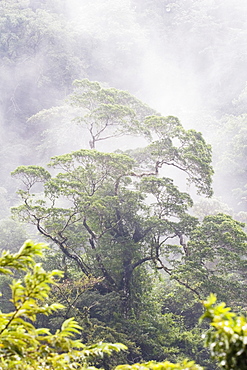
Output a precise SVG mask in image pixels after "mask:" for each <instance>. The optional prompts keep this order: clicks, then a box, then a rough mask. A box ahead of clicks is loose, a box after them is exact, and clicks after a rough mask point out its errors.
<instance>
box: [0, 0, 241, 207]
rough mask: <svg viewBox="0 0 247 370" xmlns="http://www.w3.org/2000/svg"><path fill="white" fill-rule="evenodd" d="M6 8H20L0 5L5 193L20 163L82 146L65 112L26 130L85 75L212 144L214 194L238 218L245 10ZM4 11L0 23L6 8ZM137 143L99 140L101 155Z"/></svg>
mask: <svg viewBox="0 0 247 370" xmlns="http://www.w3.org/2000/svg"><path fill="white" fill-rule="evenodd" d="M13 4H17V5H13V7H11V6H12V5H9V4H7V5H6V6H7V7H8V9H7V10H8V11H9V12H10V14H12V23H11V25H12V26H11V27H10V24H9V25H7V24H5V26H2V35H5V38H6V37H7V36H8V37H9V39H8V40H9V41H8V45H7V44H6V45H5V50H4V49H3V50H2V62H1V70H0V73H1V77H2V78H1V79H2V85H1V87H0V88H1V91H2V100H1V111H0V117H1V126H0V131H1V145H2V150H1V160H2V169H1V182H2V187H3V188H6V189H8V191H10V192H12V191H14V190H15V185H13V182H12V180H11V179H10V177H9V173H10V171H11V170H13V169H14V168H15V167H16V166H17V165H20V164H34V163H33V162H36V163H42V161H43V162H45V161H46V160H47V158H48V156H50V155H56V154H63V153H66V152H69V151H71V150H77V149H79V148H80V147H81V146H84V145H86V144H85V143H86V141H87V140H86V138H85V133H82V132H81V131H80V128H79V127H78V126H76V125H75V124H74V123H72V124H71V128H70V129H68V127H67V124H66V119H69V120H71V118H69V117H67V116H66V115H65V116H63V119H62V120H60V119H59V118H57V119H54V120H46V122H44V124H41V125H40V124H33V123H32V122H33V121H32V119H31V120H30V117H32V116H33V115H35V114H37V113H38V112H39V111H41V110H42V109H50V108H52V107H62V106H63V105H64V102H65V101H66V98H67V96H68V94H69V93H70V92H71V91H72V89H73V88H72V82H73V80H74V79H82V78H85V77H87V78H89V79H90V80H93V81H99V82H101V83H103V84H104V86H108V87H115V88H117V89H122V90H127V91H129V92H130V93H131V94H133V95H135V96H136V97H138V98H139V99H140V100H142V101H143V102H145V103H147V104H148V105H149V106H150V107H151V108H153V109H155V110H156V111H157V112H159V113H160V114H162V115H164V116H167V115H174V116H177V117H178V118H179V119H180V121H181V123H182V124H183V126H184V127H185V128H186V129H196V130H199V131H201V132H202V133H203V135H204V137H205V138H206V140H207V142H208V143H210V144H211V145H212V146H213V158H214V167H215V176H214V190H215V197H216V198H217V199H219V200H220V201H222V202H223V203H226V204H228V205H229V206H230V207H233V208H235V210H236V212H239V211H241V212H244V211H246V208H245V207H246V202H243V201H241V199H242V198H243V189H244V183H246V164H244V156H245V158H246V155H245V152H244V151H243V150H242V151H241V150H238V153H237V155H236V156H235V157H234V153H236V145H237V144H236V140H237V139H236V140H235V139H234V138H235V136H236V137H238V136H239V132H240V131H241V132H243V127H244V125H245V118H244V117H243V115H244V114H245V113H246V112H245V102H246V81H247V68H246V64H247V54H246V53H245V51H244V45H245V42H246V36H247V23H246V19H247V17H246V15H247V3H244V2H243V1H240V0H239V1H233V0H232V1H230V0H228V1H219V0H215V1H214V0H211V1H203V0H200V1H199V0H197V1H196V0H186V1H182V0H177V1H173V2H171V1H168V0H165V1H161V0H156V1H153V2H149V1H143V0H142V1H140V0H139V1H138V0H125V1H123V0H121V1H120V0H107V1H104V2H102V1H101V0H95V1H93V2H92V1H90V2H89V1H88V0H67V1H45V2H42V1H34V0H33V1H20V2H17V1H16V2H15V1H14V2H13ZM1 7H2V9H1V14H2V17H3V18H4V17H5V16H6V14H7V10H6V9H5V6H4V3H3V2H2V5H1ZM15 7H16V8H15ZM16 9H17V10H16ZM20 16H21V17H22V22H23V25H24V26H23V27H22V23H20V22H19V19H20ZM14 22H16V23H14ZM18 22H19V23H18ZM14 24H15V26H14ZM17 24H18V26H17ZM31 25H32V27H33V31H32V32H31V31H30V29H31ZM2 37H3V36H2ZM23 40H26V41H25V42H26V43H24V41H23ZM27 40H28V43H27ZM13 50H14V51H13ZM229 117H233V118H232V121H231V123H229V120H230V118H229ZM234 117H240V118H238V119H237V118H234ZM241 117H242V118H241ZM236 120H237V121H238V125H235V123H234V122H236ZM227 122H228V123H227ZM227 125H228V128H226V126H227ZM229 126H231V127H234V126H237V130H235V132H233V129H231V128H229ZM227 130H228V133H227V134H226V135H225V136H224V135H222V132H226V131H227ZM223 137H224V142H223V141H222V140H223ZM58 138H59V140H58ZM226 142H227V143H228V144H227V145H225V143H226ZM230 142H231V143H232V144H230ZM234 142H235V144H234V145H235V146H234V145H233V143H234ZM139 145H140V146H141V145H143V143H142V142H141V141H140V142H138V139H137V138H133V139H132V138H130V137H125V138H124V139H119V140H117V139H116V140H114V143H113V144H112V147H109V144H108V143H107V144H106V145H105V144H104V143H102V144H101V145H100V146H99V149H100V150H116V149H122V150H125V149H128V148H131V147H133V146H139ZM241 145H242V147H243V145H244V144H241ZM40 153H42V154H40ZM44 153H46V154H44ZM238 158H240V159H238ZM227 161H228V162H229V161H231V164H232V166H231V167H229V166H228V165H227V163H228V162H227ZM223 162H224V166H223V164H222V163H223ZM239 164H240V166H239ZM239 167H240V168H239ZM229 168H231V170H230V173H229ZM235 172H236V178H235V179H233V176H232V174H235ZM239 184H240V191H239V192H238V194H240V195H239V197H240V198H238V199H237V198H236V188H238V186H237V185H239ZM234 189H235V193H234ZM241 189H242V190H241ZM234 194H235V195H234ZM223 208H224V206H223Z"/></svg>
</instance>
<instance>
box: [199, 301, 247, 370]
mask: <svg viewBox="0 0 247 370" xmlns="http://www.w3.org/2000/svg"><path fill="white" fill-rule="evenodd" d="M215 303H216V296H215V295H213V294H211V295H210V297H209V298H208V299H207V300H206V301H205V302H204V307H205V309H206V310H205V313H204V314H203V316H202V318H201V319H209V321H210V326H211V330H209V331H208V332H207V333H206V335H205V337H206V345H207V346H209V348H210V352H211V355H212V357H213V358H214V359H216V360H217V362H218V363H219V365H220V367H221V368H222V369H226V370H243V369H246V363H247V347H246V343H247V321H246V318H245V317H244V316H237V315H236V314H235V313H233V312H232V311H231V309H230V308H229V307H226V305H225V303H220V304H217V305H215Z"/></svg>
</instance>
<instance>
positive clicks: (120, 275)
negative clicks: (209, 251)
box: [13, 81, 212, 315]
mask: <svg viewBox="0 0 247 370" xmlns="http://www.w3.org/2000/svg"><path fill="white" fill-rule="evenodd" d="M78 84H79V83H78ZM79 86H80V88H83V91H80V94H76V95H74V96H73V98H74V101H75V103H76V104H79V105H82V106H83V108H84V109H86V110H87V112H86V114H85V115H84V116H83V117H82V118H81V120H82V121H83V123H84V124H86V127H87V128H89V131H90V128H92V130H91V131H90V133H91V135H92V136H91V137H92V140H93V141H94V143H95V142H96V141H97V138H98V139H100V138H101V137H100V135H101V134H102V133H103V135H104V130H108V129H109V130H110V133H109V134H107V137H111V136H115V135H116V134H118V133H120V134H121V132H122V131H124V132H126V133H127V132H129V133H132V132H134V133H135V134H139V135H144V136H145V137H146V138H148V140H150V143H149V144H148V145H147V146H146V147H143V148H140V149H138V150H135V151H133V150H132V151H128V152H127V153H102V152H99V151H96V150H85V149H81V150H79V151H75V152H72V153H70V154H64V155H61V156H56V157H53V158H52V159H51V162H50V163H49V167H50V168H52V169H53V174H51V173H49V172H48V171H47V170H46V169H44V168H43V167H38V166H26V167H25V166H21V167H18V168H17V169H16V170H15V171H14V172H13V175H15V176H17V177H19V178H21V179H22V181H23V183H24V185H25V188H24V190H21V191H20V195H21V197H22V200H23V204H22V205H21V206H19V207H17V208H15V209H14V212H15V213H17V214H18V215H19V217H20V218H21V220H22V221H26V222H29V223H33V224H35V225H36V227H37V228H38V230H39V232H40V233H41V234H43V235H44V236H45V237H46V238H48V239H50V240H51V241H52V242H53V243H55V244H56V245H57V246H58V247H59V248H60V250H61V251H62V253H63V254H64V255H65V256H66V257H67V258H69V259H73V260H74V261H76V263H77V265H78V267H79V268H80V269H81V271H82V272H83V273H85V274H87V275H89V274H90V275H91V274H92V275H95V276H102V277H104V285H105V289H107V290H108V291H116V292H118V293H119V294H120V296H121V298H122V302H123V305H122V307H123V311H124V313H125V315H127V314H128V311H129V309H130V306H131V294H132V293H131V282H132V279H133V274H138V271H140V270H141V266H143V265H144V263H146V262H148V261H149V262H152V263H153V264H154V265H155V266H156V267H162V268H164V263H165V262H164V261H165V260H164V258H165V256H166V255H167V253H168V254H174V247H172V246H169V247H168V245H170V244H172V243H173V242H172V241H173V240H175V243H176V238H177V243H178V244H179V243H180V245H181V247H182V249H183V253H184V254H185V255H186V253H187V246H186V243H185V242H184V240H185V235H188V233H189V232H190V231H191V230H192V229H193V228H194V227H195V225H196V223H197V221H196V220H195V219H194V218H193V217H191V216H190V215H189V214H188V209H189V207H190V206H192V199H191V197H190V196H189V194H187V193H185V192H183V191H181V190H179V188H178V187H177V186H176V185H175V184H174V181H173V180H172V179H171V178H169V177H163V176H162V175H163V174H165V168H167V170H166V171H169V170H168V169H169V168H170V167H173V168H174V169H176V172H177V173H181V175H180V178H182V181H183V182H186V178H187V180H188V181H189V183H191V184H194V185H195V186H196V187H197V188H198V191H199V192H200V193H204V194H206V195H207V196H210V195H211V186H210V185H211V175H212V168H211V166H210V161H211V150H210V147H209V146H208V145H206V143H205V141H204V140H203V138H202V136H201V134H200V133H198V132H196V131H193V130H189V131H186V130H184V129H183V127H182V125H181V124H180V122H179V120H178V119H177V118H175V117H162V116H159V115H158V116H154V115H153V116H147V115H146V114H147V113H149V112H150V111H151V110H150V109H148V108H147V107H146V106H144V105H143V104H141V103H140V102H139V101H138V100H137V99H135V98H133V97H131V96H130V95H128V94H127V93H124V92H120V91H117V90H114V89H102V88H101V87H100V85H99V84H96V83H94V84H92V83H89V82H87V81H86V82H82V83H80V84H79ZM89 88H90V91H89ZM85 89H86V92H85ZM103 99H104V102H103ZM144 108H145V109H144ZM126 117H127V118H126ZM114 118H115V120H114ZM108 125H109V127H108ZM94 128H95V129H96V131H93V129H94ZM97 130H98V131H97ZM111 130H113V132H111ZM91 146H92V147H94V145H91ZM167 173H169V172H167ZM177 173H176V176H177ZM41 184H42V185H43V189H42V188H41ZM35 187H36V188H35ZM35 189H36V190H35ZM173 244H174V243H173ZM167 250H168V251H169V252H167ZM168 270H169V269H168V268H167V271H168Z"/></svg>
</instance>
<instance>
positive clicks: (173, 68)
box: [0, 0, 247, 369]
mask: <svg viewBox="0 0 247 370" xmlns="http://www.w3.org/2000/svg"><path fill="white" fill-rule="evenodd" d="M246 39H247V4H244V2H243V1H241V0H234V1H233V0H227V1H221V0H217V1H216V0H207V1H206V0H205V1H204V0H177V1H169V0H152V1H149V0H124V1H123V0H121V1H120V0H105V1H101V0H94V1H90V2H89V1H87V0H70V1H69V0H12V1H4V0H2V1H0V52H1V60H0V63H1V68H0V73H1V83H0V91H1V101H0V104H1V108H0V117H1V120H0V122H1V126H0V133H1V135H0V140H1V149H0V158H1V168H0V181H1V184H0V199H1V209H0V247H1V249H10V250H12V251H16V250H17V249H18V248H19V246H20V245H21V244H22V243H23V242H24V241H25V240H26V239H27V238H30V237H32V238H33V239H35V240H38V241H39V240H41V241H45V242H47V243H49V245H50V249H49V251H48V252H46V253H45V258H44V259H43V264H44V265H45V266H46V268H47V269H53V268H58V269H60V270H63V271H64V278H62V279H61V281H60V282H59V284H58V286H57V287H53V288H52V289H53V291H52V292H53V297H54V300H56V301H59V302H60V303H62V304H64V305H65V307H66V308H65V309H64V310H62V311H61V312H59V314H58V313H53V314H52V316H51V317H50V318H49V319H48V318H47V317H45V316H42V315H40V316H39V318H38V324H39V325H40V326H46V327H50V328H51V330H56V329H57V328H58V327H60V325H61V322H62V321H63V320H64V319H68V318H70V317H75V318H76V320H77V321H78V322H79V323H80V325H82V327H83V328H84V331H83V334H82V338H81V339H82V340H83V342H84V343H86V344H91V343H94V342H97V341H100V340H104V341H110V342H122V343H124V344H125V345H127V346H128V352H124V353H121V354H117V355H116V356H114V358H113V359H108V360H104V361H105V362H104V363H102V364H101V365H102V366H104V367H105V368H106V369H107V368H109V367H111V366H113V365H116V364H117V363H119V362H123V361H125V362H129V363H133V362H137V361H142V360H144V361H148V360H151V359H152V360H157V361H162V360H164V359H168V360H172V361H178V360H180V359H182V358H184V357H188V358H189V359H193V360H195V361H196V362H198V363H200V364H201V365H203V366H205V368H210V369H212V368H214V366H215V368H216V365H213V364H212V361H211V360H210V358H209V354H208V352H207V350H206V349H205V348H204V346H203V341H202V339H201V333H202V331H203V330H204V329H205V328H206V326H205V324H198V318H199V317H200V316H201V314H202V307H201V303H200V300H201V299H204V298H205V297H206V296H207V295H208V294H209V293H210V292H213V293H215V294H217V296H218V297H219V299H221V300H224V301H226V302H227V304H228V305H230V306H232V307H233V308H234V309H236V310H237V311H238V312H245V310H246V307H247V301H246V298H247V297H246V291H245V288H244V287H245V285H246V272H247V271H246V234H245V232H244V230H245V229H244V227H245V222H246V220H247V210H246V197H247V188H246V170H247V168H246V163H247V162H246V150H247V146H246V143H247V126H246V119H247V115H246V109H245V107H246V103H247V68H246V65H247V53H246V48H245V44H246ZM95 81H97V82H95ZM177 117H178V118H177ZM201 133H202V134H201ZM47 164H48V165H47ZM11 173H12V176H11ZM20 180H21V181H20ZM18 189H19V191H18ZM11 207H12V211H11ZM11 217H14V218H11ZM0 284H1V291H2V292H4V294H3V296H2V297H1V298H0V300H1V301H0V304H1V309H2V310H3V311H4V310H5V311H6V310H11V304H10V303H9V295H10V291H9V288H8V284H9V280H8V277H3V278H1V281H0Z"/></svg>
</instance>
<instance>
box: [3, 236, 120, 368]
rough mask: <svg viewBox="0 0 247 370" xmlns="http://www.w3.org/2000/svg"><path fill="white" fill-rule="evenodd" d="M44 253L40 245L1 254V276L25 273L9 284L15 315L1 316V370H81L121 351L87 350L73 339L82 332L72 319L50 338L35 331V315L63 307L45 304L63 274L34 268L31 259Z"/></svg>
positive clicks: (110, 347)
mask: <svg viewBox="0 0 247 370" xmlns="http://www.w3.org/2000/svg"><path fill="white" fill-rule="evenodd" d="M43 248H44V245H43V244H34V243H33V242H31V241H28V242H26V243H25V244H24V245H23V246H22V248H21V249H20V251H19V252H17V253H15V254H11V253H9V252H8V251H4V252H3V253H2V257H1V258H0V266H1V268H0V272H1V273H2V274H12V271H13V270H24V271H25V276H24V278H23V280H21V279H19V280H14V281H13V282H12V284H11V291H12V299H11V302H12V304H13V306H14V310H13V311H12V312H9V313H3V312H1V313H0V366H1V369H54V368H56V369H75V368H83V369H84V368H87V366H88V364H90V361H91V360H92V359H93V358H94V357H97V356H103V354H104V353H106V354H110V353H111V352H112V351H119V350H120V349H124V348H125V346H123V345H121V344H110V343H99V344H96V345H92V346H90V347H88V346H85V345H83V344H82V343H81V342H80V341H79V340H75V339H71V337H72V336H74V335H75V334H78V333H79V332H80V330H81V327H80V326H79V325H78V324H77V323H76V321H75V320H74V319H73V318H69V319H68V320H66V321H64V322H63V324H62V327H61V329H60V330H57V331H56V332H55V333H54V334H52V333H51V332H50V330H49V329H45V328H35V326H34V325H33V323H34V322H35V321H36V316H37V314H41V313H42V314H44V315H49V314H51V313H52V312H54V311H56V310H58V309H61V308H63V306H62V305H61V304H58V303H52V304H50V305H48V304H47V303H46V302H45V301H46V299H47V297H48V295H49V292H50V289H51V286H50V285H51V284H55V278H56V277H61V276H62V273H61V271H58V270H53V271H52V272H46V271H45V270H44V269H43V268H42V266H41V264H40V263H35V261H34V257H35V256H42V249H43Z"/></svg>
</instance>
